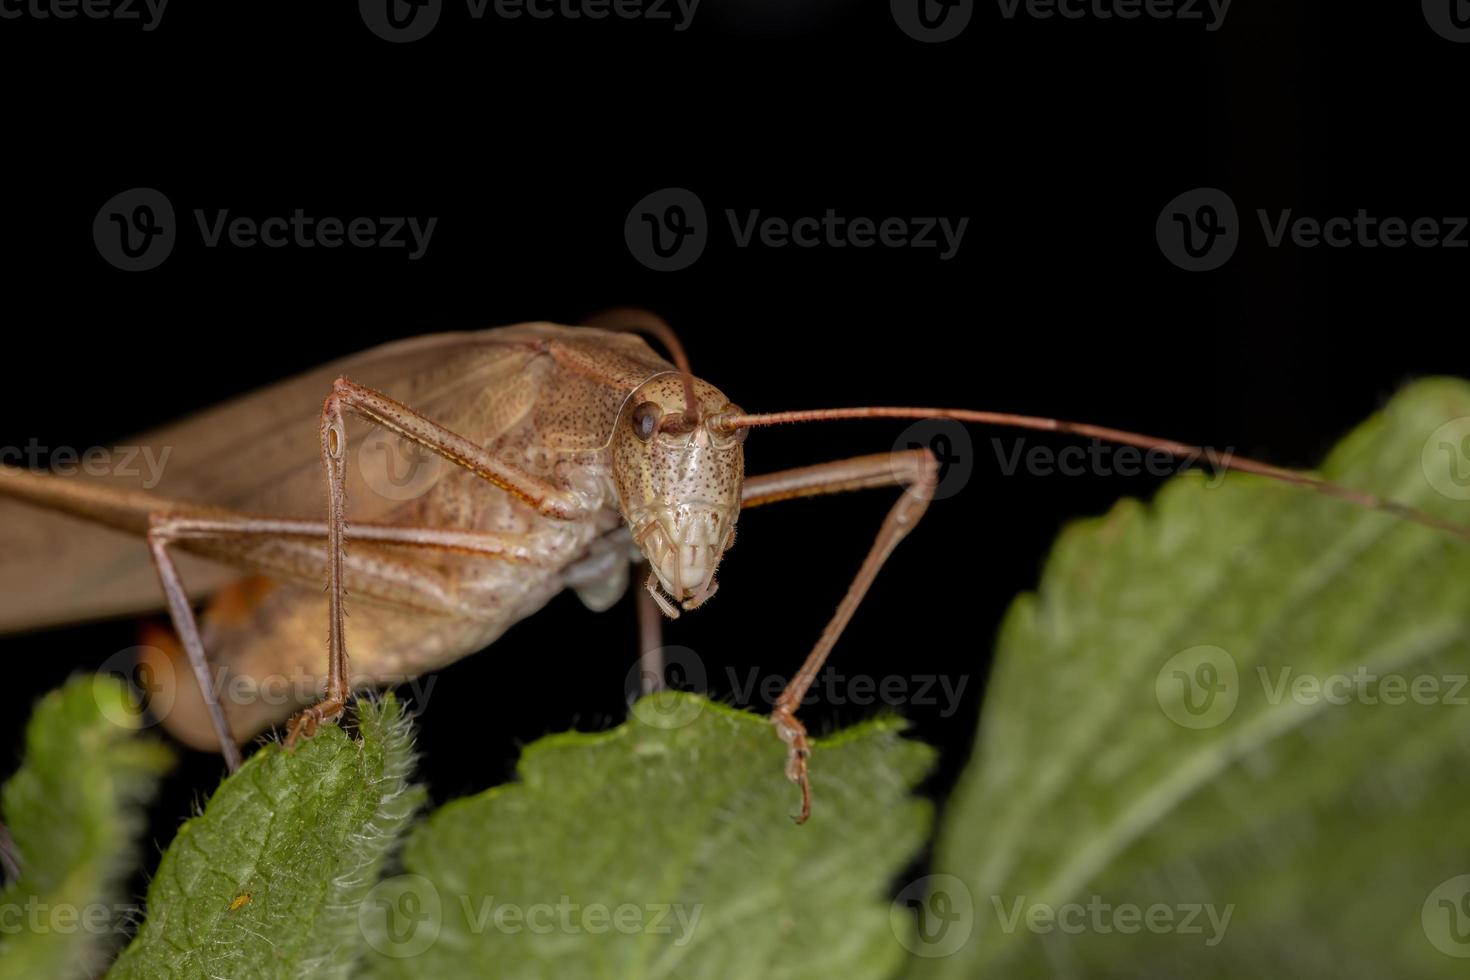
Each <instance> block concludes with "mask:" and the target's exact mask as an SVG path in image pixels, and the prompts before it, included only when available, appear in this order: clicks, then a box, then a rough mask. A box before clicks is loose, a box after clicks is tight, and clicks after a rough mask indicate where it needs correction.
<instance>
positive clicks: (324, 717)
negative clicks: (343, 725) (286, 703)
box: [286, 698, 347, 752]
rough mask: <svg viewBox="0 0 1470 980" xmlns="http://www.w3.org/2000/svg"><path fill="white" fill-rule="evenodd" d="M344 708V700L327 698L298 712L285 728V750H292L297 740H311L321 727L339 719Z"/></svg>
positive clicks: (345, 702) (345, 703)
mask: <svg viewBox="0 0 1470 980" xmlns="http://www.w3.org/2000/svg"><path fill="white" fill-rule="evenodd" d="M346 708H347V701H346V699H345V698H328V699H327V700H325V701H322V702H320V703H318V704H314V705H312V706H311V707H310V708H306V709H304V710H302V711H300V712H298V713H297V715H296V717H294V718H292V719H291V721H290V723H289V724H287V726H286V750H287V751H288V752H289V751H290V750H291V749H294V748H295V747H296V742H297V740H298V739H301V738H311V737H312V736H313V735H315V734H316V733H317V729H319V728H321V726H322V725H325V724H330V723H331V722H334V721H336V720H337V719H338V718H341V717H342V712H343V711H344V710H346Z"/></svg>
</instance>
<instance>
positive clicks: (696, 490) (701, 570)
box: [613, 374, 745, 609]
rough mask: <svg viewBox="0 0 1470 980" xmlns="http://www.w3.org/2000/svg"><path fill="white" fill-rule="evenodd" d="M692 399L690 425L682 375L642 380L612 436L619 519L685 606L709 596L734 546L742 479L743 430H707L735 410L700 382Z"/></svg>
mask: <svg viewBox="0 0 1470 980" xmlns="http://www.w3.org/2000/svg"><path fill="white" fill-rule="evenodd" d="M694 394H695V409H696V413H695V414H696V418H695V419H693V420H690V419H688V418H687V417H686V413H685V405H684V384H683V379H682V378H681V377H680V376H679V375H677V374H665V375H660V376H659V377H656V378H654V379H653V380H651V381H648V382H646V383H645V384H643V385H642V386H641V387H640V388H639V389H638V390H637V391H635V392H634V393H633V396H632V397H631V398H630V399H629V400H628V408H627V410H626V411H625V412H624V413H623V417H622V418H621V419H619V420H618V428H617V433H616V435H615V436H614V437H613V472H614V475H615V480H616V483H617V488H618V496H619V498H620V499H621V501H622V509H623V519H624V520H625V521H627V523H628V527H629V528H631V529H632V532H633V540H634V541H636V542H637V544H638V547H639V548H640V549H642V551H643V554H644V556H645V557H646V558H647V559H648V560H649V562H650V563H651V564H652V565H653V570H654V574H656V575H657V576H658V580H659V582H660V584H662V585H663V588H664V591H665V592H667V593H668V595H669V596H670V597H671V598H672V599H673V600H674V601H675V602H678V603H681V604H682V605H683V606H684V608H685V609H693V608H695V607H697V606H698V605H699V604H700V603H702V602H704V600H705V599H707V598H709V596H710V595H711V594H712V593H713V591H714V586H715V569H716V568H717V567H718V566H719V564H720V558H721V556H723V555H724V553H725V549H726V548H728V547H730V545H731V544H733V543H734V541H735V521H736V519H737V518H738V517H739V516H740V488H741V484H742V482H743V481H744V478H745V452H744V447H743V445H742V443H743V442H744V441H745V430H740V431H739V432H738V433H733V434H732V433H728V432H719V431H715V430H714V429H712V428H711V427H710V425H709V422H710V420H711V419H712V418H713V417H714V416H715V415H717V414H719V413H724V412H738V411H740V409H738V408H736V407H735V406H734V405H731V404H730V400H729V399H728V398H726V397H725V396H724V395H723V394H722V393H721V392H720V391H719V389H717V388H715V387H714V386H713V385H710V384H706V383H705V382H703V381H699V380H698V379H696V380H695V381H694Z"/></svg>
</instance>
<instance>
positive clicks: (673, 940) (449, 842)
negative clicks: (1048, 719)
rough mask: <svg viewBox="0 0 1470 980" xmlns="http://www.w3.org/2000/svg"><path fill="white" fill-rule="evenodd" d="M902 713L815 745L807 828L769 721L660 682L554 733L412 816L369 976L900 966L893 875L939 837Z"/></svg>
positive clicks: (382, 910)
mask: <svg viewBox="0 0 1470 980" xmlns="http://www.w3.org/2000/svg"><path fill="white" fill-rule="evenodd" d="M900 727H901V724H900V723H899V722H898V721H896V720H894V719H892V718H884V719H880V720H877V721H873V722H869V723H867V724H864V725H860V726H858V727H856V728H853V729H850V730H847V731H844V732H842V733H840V734H839V735H837V736H835V737H833V738H830V739H825V740H819V741H818V742H817V743H816V744H815V745H814V754H813V757H812V774H813V776H812V780H813V790H814V793H815V798H816V804H815V810H814V812H813V815H812V818H811V821H810V822H809V823H807V824H806V825H805V826H796V825H795V824H794V822H793V821H792V819H791V814H792V811H793V809H794V807H795V805H796V803H797V796H796V791H795V788H794V787H793V786H792V785H791V784H790V783H789V782H787V780H786V779H785V776H784V773H783V768H784V763H785V747H784V746H783V745H782V744H781V743H780V741H778V740H777V738H776V737H775V735H774V733H773V732H772V730H771V726H770V724H769V722H768V721H767V720H766V719H765V718H761V717H757V716H755V715H750V714H746V713H742V712H737V711H734V710H731V709H729V708H727V707H724V706H721V705H717V704H713V703H711V702H709V701H706V700H704V699H702V698H697V697H694V696H693V695H686V694H678V693H664V694H660V695H654V696H652V697H650V698H646V699H644V700H642V701H640V702H638V703H637V704H636V705H635V706H634V711H633V716H632V718H631V719H630V720H629V721H628V722H627V723H626V724H624V725H622V726H621V727H619V728H617V729H614V730H612V731H610V732H605V733H601V734H595V735H588V734H579V733H569V734H563V735H556V736H552V737H549V738H545V739H542V740H541V741H539V742H536V743H535V744H533V745H531V746H530V747H528V748H527V749H526V751H525V754H524V756H523V757H522V759H521V762H520V767H519V781H518V782H515V783H512V784H509V785H506V786H502V787H497V788H495V789H492V790H490V791H488V792H486V793H482V794H480V795H478V796H475V797H472V798H469V799H465V800H460V801H457V802H455V803H451V804H449V805H447V806H445V807H443V808H442V809H440V810H439V811H437V812H436V813H434V814H432V815H431V816H430V817H429V818H428V819H427V820H425V821H424V822H423V823H421V824H420V825H419V826H418V827H417V828H416V829H415V831H414V833H413V834H412V835H411V837H410V838H409V842H408V844H407V846H406V847H405V850H404V863H405V866H406V873H405V874H403V875H400V876H398V877H396V878H391V879H388V880H387V881H385V882H384V883H383V884H381V885H380V886H379V888H378V889H377V890H376V893H375V895H374V896H373V899H374V906H373V907H374V908H375V910H376V911H375V912H374V913H373V915H372V917H371V920H370V921H372V922H373V923H374V929H373V931H372V932H370V935H369V942H370V943H371V944H372V945H373V947H374V948H375V949H376V950H377V951H378V954H379V955H378V956H377V957H376V958H375V959H374V960H373V961H372V963H371V967H372V968H371V970H370V971H369V972H370V975H371V976H374V977H380V978H386V977H413V978H421V977H431V978H432V977H445V978H450V977H454V978H458V977H467V976H483V977H496V978H521V977H545V978H552V977H612V978H643V977H712V978H720V980H730V978H736V980H738V978H743V977H753V978H761V980H780V978H792V977H813V978H823V980H826V978H830V977H842V978H844V980H862V978H868V977H873V978H876V977H884V976H891V975H892V974H893V973H894V971H895V970H896V969H898V967H899V966H900V965H901V962H902V956H903V949H902V947H901V946H900V945H899V943H898V942H897V941H896V940H895V937H894V934H893V932H892V931H891V928H890V923H889V913H888V909H889V900H888V888H889V886H890V883H891V881H892V879H893V877H894V875H895V874H896V873H897V872H898V871H900V870H901V869H902V868H903V867H904V865H905V864H906V863H907V862H908V861H909V860H910V859H911V858H912V857H913V854H914V852H915V850H916V849H917V848H918V847H919V846H920V845H921V843H922V842H923V840H924V838H925V836H926V833H927V830H928V826H929V806H928V804H927V803H926V802H924V801H922V800H918V799H916V798H914V797H913V796H912V795H911V789H912V787H913V785H914V783H915V782H916V781H917V780H918V779H919V778H920V777H921V776H922V775H923V773H924V772H925V771H926V770H927V768H928V766H929V764H930V761H931V758H932V752H931V750H929V749H928V748H927V747H926V746H923V745H921V744H919V743H916V742H912V741H907V740H905V739H903V738H901V737H900V736H899V729H900ZM365 908H366V906H365ZM904 925H905V928H906V926H907V924H906V923H905V924H904ZM904 938H907V934H906V933H905V934H904Z"/></svg>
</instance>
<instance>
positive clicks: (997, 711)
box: [912, 380, 1470, 980]
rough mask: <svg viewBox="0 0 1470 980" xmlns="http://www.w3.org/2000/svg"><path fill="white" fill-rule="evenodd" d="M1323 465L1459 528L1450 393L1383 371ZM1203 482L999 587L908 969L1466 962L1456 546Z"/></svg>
mask: <svg viewBox="0 0 1470 980" xmlns="http://www.w3.org/2000/svg"><path fill="white" fill-rule="evenodd" d="M1323 475H1325V476H1326V477H1327V478H1329V479H1332V480H1335V481H1338V482H1341V483H1343V484H1345V485H1347V486H1351V487H1357V488H1362V489H1366V490H1370V491H1373V492H1375V493H1378V494H1381V495H1382V496H1384V497H1388V498H1391V499H1393V500H1396V501H1401V502H1403V503H1407V504H1411V505H1415V506H1418V507H1421V508H1424V509H1426V510H1428V511H1431V512H1433V513H1435V514H1438V515H1442V516H1444V517H1447V518H1451V519H1453V520H1456V521H1459V522H1461V523H1470V386H1467V385H1466V384H1464V383H1463V382H1459V381H1451V380H1433V381H1426V382H1422V383H1419V384H1416V385H1414V386H1412V387H1411V388H1409V389H1407V390H1406V391H1405V392H1403V393H1402V394H1401V395H1399V396H1398V397H1397V398H1395V399H1394V400H1393V402H1392V403H1391V404H1390V405H1388V406H1387V407H1386V408H1385V409H1384V410H1383V411H1382V412H1381V413H1380V414H1378V415H1376V416H1374V417H1373V418H1372V419H1370V420H1369V421H1368V422H1367V423H1366V424H1364V425H1363V426H1362V427H1361V428H1359V429H1358V430H1357V431H1355V432H1354V433H1353V434H1352V435H1350V436H1349V437H1348V438H1347V439H1346V440H1344V441H1343V443H1342V444H1341V445H1340V446H1339V447H1338V448H1337V449H1336V450H1335V451H1334V452H1333V453H1332V454H1331V456H1330V458H1329V459H1328V461H1327V463H1326V465H1325V466H1324V467H1323ZM1216 482H1217V481H1216V480H1215V479H1214V478H1210V477H1205V476H1202V475H1201V474H1198V473H1193V474H1188V475H1186V476H1184V477H1180V478H1177V479H1175V480H1173V481H1171V482H1170V483H1169V484H1167V485H1166V486H1165V487H1164V489H1163V490H1162V492H1161V493H1160V494H1159V495H1158V498H1157V499H1156V500H1155V501H1154V503H1153V504H1152V505H1150V506H1143V505H1141V504H1139V503H1137V502H1133V501H1125V502H1123V503H1121V504H1119V505H1118V506H1117V507H1115V508H1114V509H1113V510H1112V512H1111V513H1109V514H1108V515H1107V516H1106V517H1104V518H1101V519H1098V520H1093V521H1088V522H1084V523H1080V524H1077V525H1075V526H1073V527H1071V528H1069V529H1068V530H1067V531H1066V532H1065V533H1064V534H1063V535H1062V537H1061V539H1060V540H1059V542H1058V543H1057V545H1056V548H1055V551H1054V552H1053V554H1052V556H1051V559H1050V561H1049V563H1048V565H1047V567H1046V570H1045V574H1044V576H1043V579H1042V582H1041V587H1040V590H1039V592H1038V593H1037V594H1035V595H1027V596H1023V597H1022V598H1020V599H1019V600H1018V601H1017V602H1016V603H1015V605H1014V606H1013V607H1012V609H1011V611H1010V613H1009V615H1008V617H1007V620H1006V622H1005V624H1004V627H1003V628H1002V630H1001V635H1000V640H999V650H998V654H997V661H996V667H995V671H994V676H993V678H992V681H991V684H990V688H989V693H988V697H987V704H986V705H985V708H984V710H983V712H982V722H981V727H980V732H979V737H978V740H977V743H976V747H975V754H974V758H973V760H972V761H971V763H970V766H969V769H968V770H967V772H966V774H965V776H964V778H963V781H962V784H961V785H960V787H959V789H958V791H957V792H956V794H955V796H954V798H953V800H952V801H951V803H950V805H949V807H948V809H947V812H946V814H945V818H944V822H943V827H942V829H941V838H940V842H939V845H938V850H937V855H936V858H935V860H934V864H933V870H934V874H935V877H934V878H932V879H930V880H929V881H928V882H926V883H925V884H926V885H927V886H929V895H928V898H927V899H926V900H924V901H923V904H920V906H919V909H920V915H919V920H920V921H919V926H920V929H921V934H922V935H923V936H924V937H926V938H925V941H924V944H923V945H922V946H921V952H922V953H925V954H929V955H928V957H927V958H923V959H917V960H916V961H915V962H914V963H913V964H912V965H913V967H914V969H913V972H914V973H916V974H917V975H918V976H920V977H926V978H927V977H940V978H943V977H964V978H973V977H996V978H1006V980H1011V978H1019V977H1144V976H1158V977H1180V976H1188V977H1191V978H1209V977H1241V976H1258V975H1265V976H1297V977H1333V978H1336V980H1351V978H1358V977H1361V978H1373V980H1381V978H1383V977H1395V978H1410V977H1452V976H1454V977H1463V976H1464V975H1465V972H1466V970H1467V968H1470V959H1467V958H1466V957H1470V877H1462V876H1467V875H1470V830H1467V829H1466V827H1467V823H1466V817H1467V814H1470V686H1467V685H1466V683H1465V681H1466V675H1467V673H1470V543H1467V542H1465V541H1464V540H1460V539H1457V538H1455V537H1453V536H1451V535H1449V534H1445V533H1437V532H1434V531H1431V530H1427V529H1425V528H1423V527H1420V526H1417V525H1414V524H1410V523H1407V522H1405V521H1402V520H1398V519H1395V518H1394V517H1392V516H1389V515H1385V514H1383V513H1377V512H1369V511H1365V510H1362V509H1360V508H1356V507H1352V506H1349V505H1347V504H1345V503H1342V502H1339V501H1334V500H1330V499H1327V498H1325V497H1323V496H1321V495H1318V494H1314V493H1310V492H1307V491H1303V490H1299V489H1295V488H1291V487H1285V486H1282V485H1279V484H1274V483H1270V482H1267V481H1264V480H1261V479H1257V478H1251V477H1240V476H1234V475H1232V476H1231V477H1229V478H1227V479H1225V480H1224V481H1223V484H1220V485H1215V483H1216ZM1227 916H1228V920H1227Z"/></svg>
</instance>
